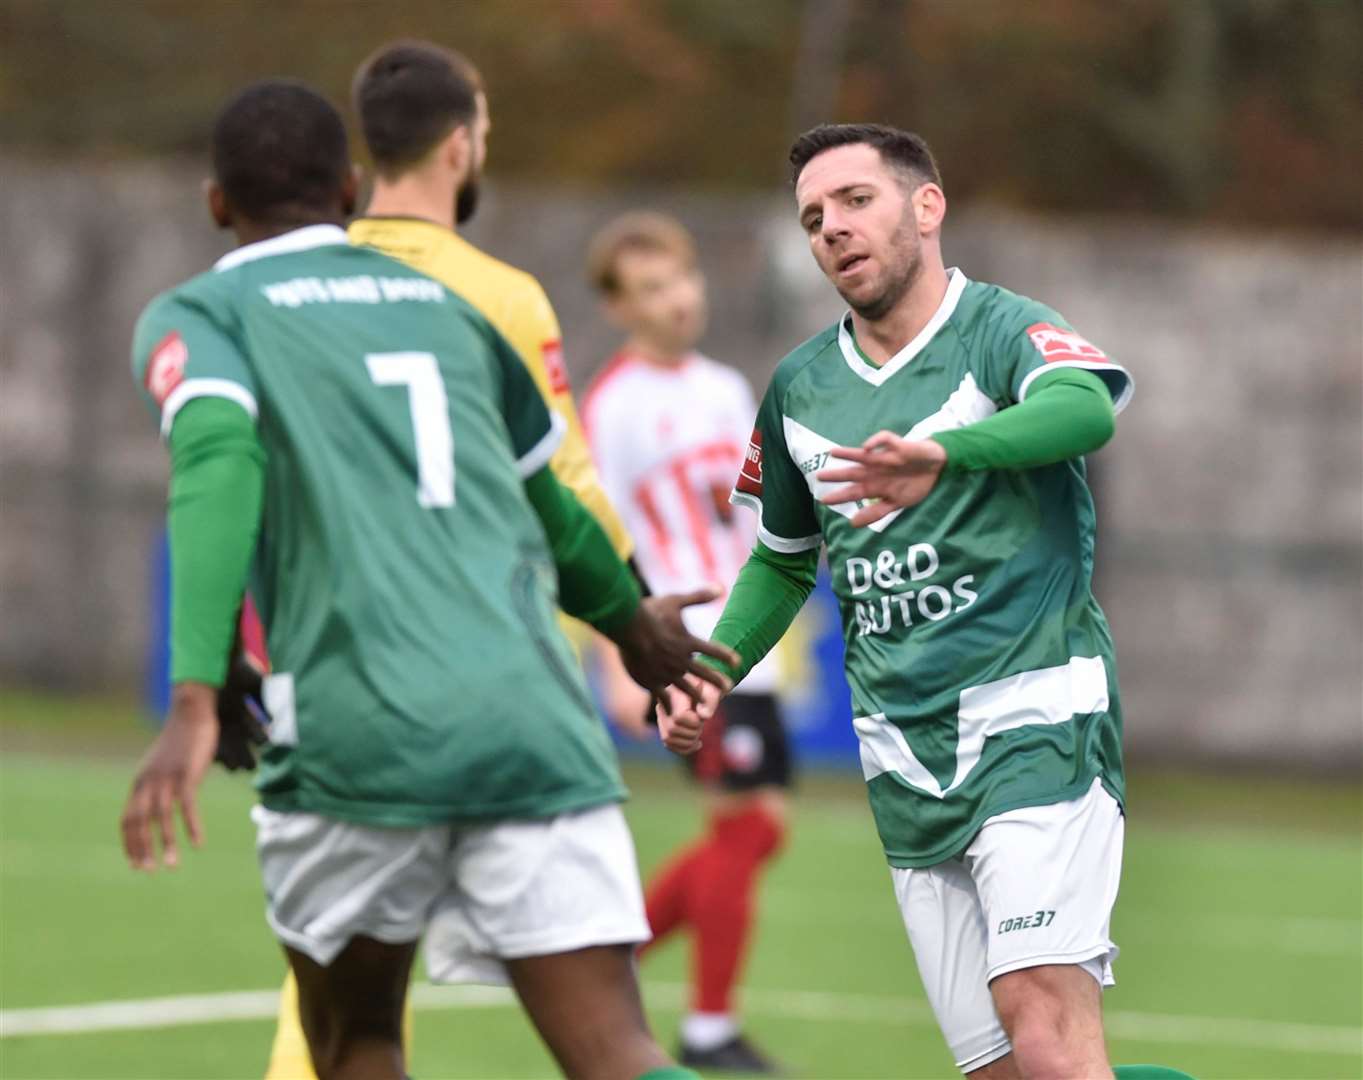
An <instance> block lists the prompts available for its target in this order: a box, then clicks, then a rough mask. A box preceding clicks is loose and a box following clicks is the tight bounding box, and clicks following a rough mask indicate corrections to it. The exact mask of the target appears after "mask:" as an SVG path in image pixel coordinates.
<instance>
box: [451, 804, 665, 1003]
mask: <svg viewBox="0 0 1363 1080" xmlns="http://www.w3.org/2000/svg"><path fill="white" fill-rule="evenodd" d="M450 862H451V886H450V888H448V889H447V890H446V891H445V892H444V893H443V894H442V895H441V897H440V899H439V900H438V901H437V903H436V906H435V909H434V911H433V913H432V915H431V924H430V933H429V935H428V936H427V939H426V969H427V972H428V974H429V976H430V978H431V981H432V982H482V983H492V984H494V985H503V984H505V983H506V982H507V981H508V980H507V975H506V970H505V967H504V966H503V964H502V961H503V960H513V959H518V958H520V957H526V956H548V955H551V954H553V953H561V952H570V951H572V950H574V949H583V948H587V947H589V946H593V945H625V944H629V945H633V944H638V943H640V942H644V941H647V940H648V939H649V936H650V934H649V928H648V919H647V917H646V916H645V914H644V895H643V889H642V888H641V887H640V884H639V869H638V864H637V862H636V861H635V856H634V840H633V838H632V837H631V836H630V832H629V826H628V825H627V824H626V823H625V816H624V814H623V813H622V812H621V810H620V807H619V806H617V805H614V804H611V805H609V806H598V807H593V808H592V809H590V810H584V811H581V812H579V813H574V814H561V815H559V816H558V817H556V818H552V819H550V820H547V821H520V822H503V823H501V824H497V825H490V826H487V827H484V828H477V829H467V830H464V831H462V832H461V833H460V834H459V835H458V837H457V839H456V842H455V846H454V848H453V850H452V851H451V853H450Z"/></svg>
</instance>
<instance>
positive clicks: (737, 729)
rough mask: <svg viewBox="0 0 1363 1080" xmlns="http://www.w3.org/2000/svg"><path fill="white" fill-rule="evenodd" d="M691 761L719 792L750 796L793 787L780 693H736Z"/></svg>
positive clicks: (696, 771)
mask: <svg viewBox="0 0 1363 1080" xmlns="http://www.w3.org/2000/svg"><path fill="white" fill-rule="evenodd" d="M686 761H687V762H688V763H690V765H691V767H692V770H693V772H694V774H695V776H696V779H698V780H700V781H702V782H703V783H705V784H706V786H707V787H709V788H710V789H711V790H713V791H717V792H722V793H728V794H733V795H744V794H747V793H750V792H759V791H768V790H784V789H787V788H789V787H790V786H791V784H792V783H793V782H794V758H793V756H792V754H791V751H790V740H789V738H788V737H787V735H786V729H785V724H784V723H783V722H782V720H781V713H780V707H779V705H778V703H777V700H776V697H775V696H774V695H772V694H744V693H736V694H730V695H729V696H728V697H726V698H725V699H724V700H723V702H721V703H720V707H719V710H718V712H717V713H716V715H715V717H714V718H713V719H712V720H711V721H710V722H709V723H708V724H707V725H706V729H705V736H704V739H703V740H702V742H701V748H700V751H699V752H698V753H696V754H694V755H692V756H691V757H690V758H687V759H686Z"/></svg>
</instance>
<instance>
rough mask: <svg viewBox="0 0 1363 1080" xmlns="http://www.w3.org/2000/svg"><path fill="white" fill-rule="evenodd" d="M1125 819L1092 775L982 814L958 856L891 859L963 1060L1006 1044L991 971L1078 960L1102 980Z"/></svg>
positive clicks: (931, 990)
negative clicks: (1043, 799) (1065, 795)
mask: <svg viewBox="0 0 1363 1080" xmlns="http://www.w3.org/2000/svg"><path fill="white" fill-rule="evenodd" d="M1124 830H1125V822H1124V820H1123V818H1122V812H1121V808H1120V807H1119V806H1118V805H1117V801H1116V800H1115V799H1113V797H1112V796H1111V795H1109V794H1108V793H1107V792H1106V791H1104V790H1103V787H1102V784H1101V783H1100V782H1099V781H1097V780H1095V781H1094V782H1093V786H1092V787H1091V788H1090V789H1089V790H1088V793H1087V794H1086V795H1084V796H1082V797H1081V798H1078V799H1073V800H1071V801H1069V802H1062V803H1053V804H1051V805H1048V806H1030V807H1026V808H1024V809H1022V810H1010V811H1008V812H1007V813H1005V814H999V815H997V816H995V817H992V818H989V819H988V820H987V821H986V822H985V823H984V825H983V826H981V828H980V831H979V832H978V833H977V834H976V835H975V839H974V840H972V841H971V843H970V846H969V847H968V848H967V849H966V850H965V853H964V854H963V855H962V856H961V857H960V858H959V859H952V860H949V861H947V862H943V863H938V864H937V865H936V866H926V867H921V868H919V869H911V870H895V869H892V870H891V871H890V874H891V876H892V877H893V879H894V891H895V896H896V897H897V898H898V900H899V910H900V913H901V914H902V915H903V917H904V926H905V928H906V929H907V930H908V932H909V941H910V942H911V943H912V945H913V953H914V957H915V958H916V959H917V961H918V971H919V973H920V974H921V975H922V977H923V988H924V989H925V990H926V992H927V995H928V1001H929V1002H930V1003H931V1004H932V1010H933V1012H934V1013H935V1014H936V1016H937V1023H938V1025H939V1026H940V1027H941V1029H942V1034H943V1035H944V1036H945V1037H946V1041H947V1045H948V1046H949V1047H950V1048H951V1052H952V1055H953V1056H954V1057H955V1059H956V1066H957V1068H959V1069H960V1070H961V1071H962V1072H971V1071H972V1070H974V1069H979V1068H983V1067H984V1066H985V1065H988V1064H989V1063H990V1062H991V1061H995V1060H997V1059H998V1058H1001V1057H1003V1056H1004V1055H1005V1054H1007V1053H1009V1052H1010V1051H1011V1050H1012V1046H1011V1044H1010V1043H1009V1041H1008V1036H1007V1034H1006V1033H1005V1032H1004V1030H1003V1025H1002V1024H1001V1023H1000V1022H999V1017H998V1014H997V1013H996V1012H995V1011H994V999H993V997H992V995H991V994H990V992H989V983H990V982H991V981H992V980H993V979H996V978H998V977H999V976H1000V975H1005V974H1007V973H1008V972H1010V971H1018V970H1020V969H1022V968H1029V967H1038V966H1040V965H1042V964H1075V965H1077V966H1079V967H1082V968H1083V969H1084V970H1085V971H1087V972H1088V973H1089V974H1090V975H1092V976H1093V977H1094V979H1096V980H1097V981H1098V984H1099V985H1100V986H1104V987H1106V986H1111V985H1112V984H1113V978H1112V961H1113V960H1115V959H1116V958H1117V946H1116V945H1114V944H1113V943H1112V939H1111V938H1110V937H1108V928H1109V923H1110V920H1111V916H1112V905H1113V903H1114V902H1115V901H1116V899H1117V883H1118V879H1119V877H1120V876H1121V867H1122V837H1123V833H1124Z"/></svg>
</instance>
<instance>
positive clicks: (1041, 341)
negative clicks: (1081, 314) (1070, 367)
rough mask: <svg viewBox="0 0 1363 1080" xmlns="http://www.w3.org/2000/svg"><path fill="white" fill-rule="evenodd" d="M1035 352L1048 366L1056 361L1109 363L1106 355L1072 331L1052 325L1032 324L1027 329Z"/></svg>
mask: <svg viewBox="0 0 1363 1080" xmlns="http://www.w3.org/2000/svg"><path fill="white" fill-rule="evenodd" d="M1027 336H1028V337H1029V338H1031V341H1032V344H1033V345H1035V346H1036V351H1037V352H1039V353H1040V354H1041V358H1042V359H1043V360H1045V361H1046V363H1048V364H1053V363H1055V362H1056V361H1057V360H1069V361H1075V360H1078V361H1083V362H1085V363H1100V362H1105V363H1111V360H1110V359H1109V357H1108V355H1107V353H1105V352H1103V350H1102V349H1100V348H1098V346H1097V345H1094V344H1093V343H1092V342H1090V341H1087V340H1085V339H1084V338H1083V337H1081V336H1080V335H1079V334H1076V333H1075V332H1074V331H1073V330H1066V329H1064V328H1063V327H1060V326H1055V325H1054V324H1052V323H1044V322H1039V323H1032V325H1031V326H1029V327H1027Z"/></svg>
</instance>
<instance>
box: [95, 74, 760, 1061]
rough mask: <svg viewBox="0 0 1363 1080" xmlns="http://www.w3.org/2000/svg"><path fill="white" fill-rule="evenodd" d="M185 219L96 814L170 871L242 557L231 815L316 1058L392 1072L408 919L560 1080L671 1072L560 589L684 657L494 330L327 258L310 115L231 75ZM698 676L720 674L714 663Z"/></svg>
mask: <svg viewBox="0 0 1363 1080" xmlns="http://www.w3.org/2000/svg"><path fill="white" fill-rule="evenodd" d="M213 154H214V172H215V177H216V179H215V181H214V183H213V184H212V185H211V186H210V190H209V203H210V206H211V209H212V213H213V217H214V219H215V221H216V222H217V223H218V224H219V225H220V226H221V227H224V228H231V229H233V230H234V232H235V233H236V236H237V239H238V241H239V242H240V243H241V245H242V246H240V247H238V248H237V249H236V250H235V251H233V252H231V253H229V254H228V255H226V256H224V257H223V258H222V259H221V260H219V262H218V263H217V265H216V266H215V268H214V270H213V271H212V272H211V273H207V274H202V275H200V276H198V277H196V278H193V279H191V280H190V281H188V282H186V283H185V284H183V285H181V286H179V287H178V288H175V289H173V290H171V291H170V292H168V293H165V294H163V295H162V296H160V297H158V298H157V299H156V300H154V301H153V302H152V303H151V304H150V305H149V306H148V308H147V310H146V311H145V312H144V313H143V315H142V318H141V320H140V321H139V323H138V327H137V331H136V334H135V340H134V344H133V365H134V372H135V375H136V378H137V381H138V383H139V385H140V386H141V388H142V390H143V392H144V395H145V397H146V399H147V402H148V405H149V406H150V407H151V409H152V412H153V413H154V415H156V416H157V417H158V419H159V423H160V427H161V431H162V434H163V436H164V437H165V439H166V441H167V443H168V445H169V448H170V454H171V489H170V507H169V532H170V545H171V566H172V600H171V607H172V616H171V618H172V621H171V657H172V660H171V663H172V681H173V683H174V690H173V698H172V707H171V714H170V716H169V718H168V720H167V723H166V727H165V729H164V731H163V732H162V734H161V735H160V736H159V737H158V739H157V740H156V742H155V744H154V745H153V746H152V748H151V750H150V752H149V753H148V755H147V758H146V759H145V760H144V762H143V764H142V766H141V767H140V769H139V772H138V775H137V778H136V780H135V781H134V784H133V790H132V793H131V794H130V796H129V798H128V803H127V806H126V808H125V812H124V817H123V823H122V824H123V840H124V847H125V850H126V852H127V855H128V858H129V860H130V862H131V863H132V865H133V866H134V867H135V868H138V869H146V870H151V869H154V868H155V866H156V865H157V853H156V849H155V845H154V843H153V836H152V834H153V830H155V831H156V832H157V833H158V834H159V839H160V843H161V852H162V856H163V858H164V861H165V862H166V863H167V864H169V865H174V864H175V862H176V861H177V853H176V845H175V836H174V831H175V824H174V820H173V819H174V813H175V809H176V807H177V805H178V807H179V810H180V813H181V816H182V817H183V819H184V822H185V826H186V828H187V830H188V832H189V835H190V838H191V840H193V841H194V842H195V843H198V842H199V841H200V839H201V837H202V828H201V826H200V824H199V821H198V815H197V811H196V809H195V804H194V792H195V789H196V787H197V785H198V783H199V782H200V781H201V779H202V777H203V774H204V772H205V770H206V769H207V767H208V765H209V763H210V761H211V760H212V758H213V753H214V748H215V745H216V743H217V738H218V727H217V719H216V717H215V715H214V704H215V697H216V693H217V688H218V687H220V686H221V685H222V684H223V676H224V671H225V668H226V664H227V656H228V646H229V643H230V641H231V638H232V633H233V623H234V619H235V615H236V611H237V607H238V605H239V604H240V602H241V597H242V593H243V590H244V588H245V586H246V584H247V579H248V576H249V578H250V585H251V592H252V595H253V596H254V597H255V599H256V601H257V603H258V604H259V607H260V610H261V615H262V617H263V622H264V624H265V626H266V627H267V628H268V633H269V640H268V646H269V652H270V656H271V661H272V667H273V671H272V674H271V675H270V676H269V677H268V678H267V679H266V680H265V686H264V698H265V705H266V707H267V709H268V711H269V713H270V715H271V718H272V719H271V724H270V730H269V734H270V746H269V749H268V750H267V751H266V752H265V755H264V759H263V763H262V768H261V772H260V777H259V781H258V789H259V792H260V805H259V806H258V807H257V808H256V809H255V811H254V815H253V816H254V818H255V820H256V823H257V826H258V830H259V831H258V848H259V856H260V861H261V867H262V873H263V877H264V880H265V891H266V910H267V917H268V919H269V922H270V924H271V926H272V928H273V929H274V931H275V933H276V935H277V936H278V937H279V938H280V940H281V942H282V943H283V945H284V948H285V951H286V953H287V956H288V959H289V963H290V965H291V967H292V968H293V971H294V973H295V975H296V977H297V980H298V985H299V997H300V1009H301V1013H302V1017H303V1026H304V1029H305V1031H306V1034H307V1037H308V1042H309V1046H310V1049H311V1053H312V1056H313V1060H314V1063H315V1064H316V1068H317V1072H318V1075H319V1076H321V1077H323V1078H330V1077H366V1078H369V1077H393V1078H396V1077H400V1076H402V1075H403V1074H404V1064H403V1056H402V1046H401V1031H400V1027H401V1019H400V1018H401V1016H402V1009H403V1001H404V998H405V995H406V990H407V981H408V979H407V977H408V971H409V969H410V966H411V963H412V959H413V956H414V954H415V950H416V945H417V941H418V939H419V938H420V937H421V935H422V933H423V931H424V930H425V929H426V926H427V924H428V923H429V922H430V920H431V919H432V917H433V916H434V915H435V914H437V913H439V914H440V915H442V921H441V930H440V932H439V934H438V935H433V937H439V940H431V941H428V943H427V945H428V955H429V959H430V961H431V965H432V967H433V968H435V969H437V970H436V975H437V977H441V978H445V979H451V980H455V979H458V980H477V981H485V980H492V981H509V982H510V983H511V984H512V985H513V986H514V987H515V989H516V991H517V993H518V994H519V996H520V998H521V1001H522V1002H523V1004H524V1005H525V1007H526V1010H527V1012H528V1013H529V1015H530V1017H531V1019H532V1020H533V1022H534V1023H535V1025H536V1027H537V1028H538V1029H539V1031H540V1033H541V1035H542V1036H543V1037H544V1039H545V1041H546V1043H547V1044H548V1045H549V1047H550V1049H551V1050H552V1052H553V1053H554V1054H555V1056H556V1057H557V1059H558V1060H559V1063H560V1064H561V1065H562V1067H563V1069H564V1070H565V1072H567V1073H569V1074H571V1075H577V1076H592V1077H602V1078H612V1080H614V1078H620V1080H624V1078H630V1077H637V1076H640V1075H644V1074H647V1075H649V1076H655V1077H663V1076H673V1077H675V1076H690V1075H691V1074H690V1073H688V1072H685V1071H682V1070H676V1069H675V1068H673V1067H671V1066H670V1065H669V1063H668V1059H667V1058H666V1056H665V1055H664V1054H663V1053H662V1052H661V1051H660V1050H659V1048H658V1046H657V1044H656V1043H655V1042H654V1040H653V1038H652V1036H651V1035H650V1033H649V1031H648V1028H647V1024H646V1021H645V1019H644V1016H643V1010H642V1007H641V1005H640V1000H639V994H638V987H637V984H636V982H635V976H634V968H633V962H632V953H633V947H634V945H635V944H637V943H638V942H639V941H641V940H643V939H645V938H646V937H647V936H648V928H647V925H646V922H645V920H644V912H643V904H642V897H641V895H640V888H639V882H638V874H637V870H636V868H635V865H634V856H633V849H632V845H631V842H630V838H629V833H628V830H627V828H626V826H625V823H624V819H623V816H622V815H621V813H620V810H619V807H618V805H617V804H618V803H619V801H620V800H621V799H622V798H623V797H624V794H625V793H624V789H623V786H622V784H621V781H620V776H619V772H618V769H617V765H616V762H615V758H614V755H613V752H612V750H611V748H610V745H609V741H608V739H607V737H606V735H605V732H604V730H603V728H602V727H601V725H600V722H599V720H598V719H597V717H596V716H595V714H594V711H593V709H592V706H591V703H590V699H589V697H588V695H587V692H586V689H585V687H584V685H583V682H582V678H581V675H580V673H579V671H578V668H577V665H576V664H575V663H574V660H573V655H572V652H571V650H570V648H569V647H568V645H567V643H566V641H565V640H564V639H563V637H562V636H561V634H560V632H559V630H558V626H557V622H556V609H557V607H558V605H559V604H561V605H562V607H563V608H564V609H565V610H567V611H569V612H571V613H572V614H574V615H577V616H579V617H581V618H583V619H585V620H586V621H588V622H590V623H592V624H593V625H594V626H596V627H597V628H598V629H599V630H601V631H602V632H603V633H606V634H607V635H608V636H611V637H612V638H614V639H615V640H616V641H617V642H619V643H620V646H621V649H622V651H623V652H624V654H625V655H626V657H627V661H628V663H629V664H630V667H631V672H632V674H633V675H634V677H635V678H637V679H639V680H640V681H641V682H642V683H643V684H645V685H647V686H649V687H650V688H653V689H655V690H661V689H662V688H663V687H664V686H665V685H666V684H667V683H668V682H669V681H672V680H676V679H680V678H682V676H683V674H684V673H685V672H686V671H688V670H689V671H691V672H692V675H693V676H695V675H699V674H701V673H702V672H703V670H704V669H703V668H701V667H699V666H698V665H697V664H696V662H695V661H694V660H693V658H692V657H693V653H694V652H695V651H700V652H708V653H710V654H711V655H716V656H718V655H722V654H723V655H728V656H729V657H730V658H731V659H733V660H735V661H736V659H737V658H736V657H734V656H733V655H732V654H730V653H729V652H728V650H727V649H722V648H719V647H716V646H712V645H709V644H708V643H706V642H703V641H700V640H698V639H696V638H693V637H691V636H690V635H688V634H687V633H686V632H685V629H684V627H683V624H682V622H681V618H680V609H681V608H682V607H684V606H686V605H688V604H690V603H693V602H699V601H703V600H709V599H711V598H712V597H713V593H711V592H705V593H698V594H695V595H693V596H688V597H662V598H649V599H647V600H642V601H641V599H640V596H639V590H638V586H637V585H636V584H635V581H634V579H633V577H632V575H631V574H630V572H629V571H628V569H627V568H626V567H625V564H624V563H622V562H621V561H620V559H619V558H618V557H617V556H616V555H615V553H614V551H613V550H612V548H611V545H610V542H609V541H608V540H607V538H606V536H605V534H604V533H603V532H602V530H601V528H600V526H599V525H597V524H596V522H595V520H594V519H593V518H592V517H591V515H590V514H589V513H587V511H586V510H585V509H584V508H583V507H582V506H581V504H580V503H578V502H577V500H576V499H575V498H574V497H573V496H572V495H571V493H569V492H568V491H567V490H566V489H565V488H563V487H562V486H561V485H560V484H559V483H558V481H557V480H556V479H555V478H554V476H553V474H552V472H550V470H549V469H548V468H547V464H548V461H549V458H550V456H551V455H552V454H553V452H554V449H555V447H556V445H557V443H558V439H559V437H560V433H561V431H560V426H559V425H557V424H555V423H554V422H553V421H552V419H551V416H550V414H549V412H548V410H547V409H546V407H545V405H544V401H543V398H542V397H541V395H540V394H539V392H538V391H537V390H536V388H535V385H534V383H533V381H532V380H531V378H530V376H529V374H528V373H527V372H526V369H525V366H524V364H523V363H522V362H521V361H520V359H519V358H518V357H517V356H516V354H515V352H514V351H513V350H512V348H511V347H510V346H509V345H508V344H507V343H506V342H505V341H504V339H502V337H501V336H500V335H499V334H498V333H497V332H496V331H495V330H494V329H493V328H492V326H491V325H490V324H489V323H488V322H487V320H486V319H484V318H483V317H482V316H481V315H479V314H478V313H477V312H476V311H475V310H474V309H473V308H472V307H470V306H469V305H468V304H466V303H464V302H463V301H462V300H461V299H460V298H459V297H458V296H456V295H455V294H454V293H452V292H450V291H449V290H448V289H446V288H445V287H444V286H443V285H441V284H439V283H438V282H436V281H433V280H432V279H430V278H427V277H424V276H423V275H421V274H419V273H418V272H416V271H414V270H412V269H410V268H409V267H407V266H405V265H403V264H401V263H398V262H396V261H394V260H392V259H390V258H388V257H387V256H385V255H383V254H380V253H379V252H376V251H373V250H370V249H366V248H360V247H353V246H351V245H350V244H349V243H347V241H346V235H345V232H344V231H343V230H342V229H341V228H340V225H339V222H340V221H341V220H343V218H344V216H345V214H346V213H348V212H349V211H350V209H351V208H352V206H353V203H354V192H355V184H354V178H353V174H352V173H351V170H350V167H349V155H348V149H347V145H346V139H345V131H344V128H343V126H342V124H341V120H340V117H339V115H338V114H337V113H336V111H335V110H334V109H333V108H332V107H331V106H330V105H329V104H328V103H327V102H326V101H325V100H323V99H322V98H320V97H319V96H318V95H317V94H316V93H314V92H313V91H311V90H309V89H308V88H306V87H304V86H302V85H300V84H297V83H292V82H281V81H270V82H264V83H258V84H256V85H254V86H252V87H250V88H248V89H247V90H245V91H244V92H243V93H241V94H240V95H239V96H238V97H236V98H235V99H234V100H233V101H232V102H231V103H230V104H229V105H228V106H227V107H226V108H225V110H224V111H223V113H222V114H221V115H220V117H219V119H218V121H217V124H216V126H215V129H214V135H213ZM714 681H715V682H717V683H720V684H723V685H725V686H727V680H726V679H724V678H723V677H722V676H719V677H718V678H717V679H715V680H714Z"/></svg>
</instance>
